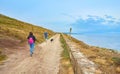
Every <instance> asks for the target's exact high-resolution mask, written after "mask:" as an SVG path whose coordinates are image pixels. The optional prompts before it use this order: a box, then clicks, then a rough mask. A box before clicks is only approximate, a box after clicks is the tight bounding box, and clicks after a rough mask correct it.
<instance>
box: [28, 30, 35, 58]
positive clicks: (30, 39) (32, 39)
mask: <svg viewBox="0 0 120 74" xmlns="http://www.w3.org/2000/svg"><path fill="white" fill-rule="evenodd" d="M27 39H28V44H29V45H30V56H31V57H32V54H33V51H34V45H35V41H36V38H35V36H34V35H33V33H32V32H29V35H28V37H27Z"/></svg>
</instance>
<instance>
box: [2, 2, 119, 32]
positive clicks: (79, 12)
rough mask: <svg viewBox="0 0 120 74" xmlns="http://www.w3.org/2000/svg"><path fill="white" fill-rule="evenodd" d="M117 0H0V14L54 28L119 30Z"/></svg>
mask: <svg viewBox="0 0 120 74" xmlns="http://www.w3.org/2000/svg"><path fill="white" fill-rule="evenodd" d="M119 3H120V0H0V14H3V15H7V16H9V17H12V18H16V19H18V20H21V21H24V22H28V23H31V24H34V25H38V26H41V27H45V28H48V29H51V30H53V31H56V32H69V29H70V28H72V31H73V32H75V33H88V32H89V33H92V32H93V33H104V32H120V4H119Z"/></svg>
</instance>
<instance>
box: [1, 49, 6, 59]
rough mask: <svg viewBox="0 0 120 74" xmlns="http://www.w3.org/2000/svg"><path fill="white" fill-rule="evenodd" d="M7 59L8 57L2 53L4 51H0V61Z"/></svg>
mask: <svg viewBox="0 0 120 74" xmlns="http://www.w3.org/2000/svg"><path fill="white" fill-rule="evenodd" d="M6 58H7V56H6V55H4V54H3V53H2V51H1V49H0V61H3V60H5V59H6Z"/></svg>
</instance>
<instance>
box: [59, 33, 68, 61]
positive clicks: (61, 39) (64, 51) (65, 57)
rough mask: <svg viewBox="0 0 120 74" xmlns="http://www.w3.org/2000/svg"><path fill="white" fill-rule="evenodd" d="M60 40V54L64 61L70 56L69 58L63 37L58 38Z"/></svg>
mask: <svg viewBox="0 0 120 74" xmlns="http://www.w3.org/2000/svg"><path fill="white" fill-rule="evenodd" d="M60 37H61V38H60V41H61V43H62V47H63V49H64V50H63V53H62V57H63V58H64V59H70V56H69V51H68V50H69V49H68V46H67V44H66V42H65V40H64V38H63V36H62V35H61V36H60Z"/></svg>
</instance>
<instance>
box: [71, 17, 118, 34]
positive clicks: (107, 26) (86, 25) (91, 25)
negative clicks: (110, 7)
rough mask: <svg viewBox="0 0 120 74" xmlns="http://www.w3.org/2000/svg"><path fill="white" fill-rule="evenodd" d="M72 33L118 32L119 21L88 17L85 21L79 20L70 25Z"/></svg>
mask: <svg viewBox="0 0 120 74" xmlns="http://www.w3.org/2000/svg"><path fill="white" fill-rule="evenodd" d="M71 26H72V28H73V31H74V32H79V33H81V32H83V33H84V32H85V33H106V32H120V20H119V21H116V18H114V17H112V16H108V15H105V16H104V17H99V16H91V15H88V17H87V18H86V19H83V18H79V19H78V20H77V21H76V22H75V23H72V25H71Z"/></svg>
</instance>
